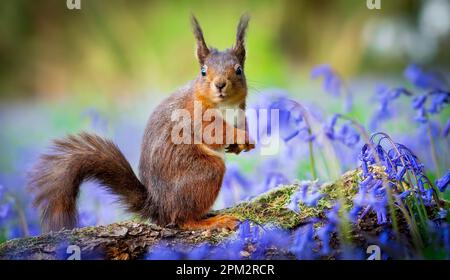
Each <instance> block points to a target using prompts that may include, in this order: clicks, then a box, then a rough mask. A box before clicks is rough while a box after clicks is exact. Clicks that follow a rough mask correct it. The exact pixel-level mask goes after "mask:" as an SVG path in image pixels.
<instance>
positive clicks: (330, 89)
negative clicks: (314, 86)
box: [311, 64, 343, 96]
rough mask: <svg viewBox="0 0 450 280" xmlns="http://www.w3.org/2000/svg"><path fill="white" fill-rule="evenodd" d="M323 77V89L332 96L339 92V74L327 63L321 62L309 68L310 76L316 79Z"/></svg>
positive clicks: (340, 88) (340, 82)
mask: <svg viewBox="0 0 450 280" xmlns="http://www.w3.org/2000/svg"><path fill="white" fill-rule="evenodd" d="M319 77H323V84H322V85H323V90H324V91H325V92H327V93H329V94H331V95H333V96H339V95H340V94H341V90H342V86H343V82H342V80H341V78H340V77H339V75H338V74H337V73H336V71H334V70H333V69H332V68H331V66H330V65H329V64H322V65H318V66H316V67H314V68H313V69H312V70H311V78H312V79H317V78H319Z"/></svg>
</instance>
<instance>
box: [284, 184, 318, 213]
mask: <svg viewBox="0 0 450 280" xmlns="http://www.w3.org/2000/svg"><path fill="white" fill-rule="evenodd" d="M322 197H323V194H322V193H320V192H319V184H317V182H315V183H311V182H308V183H304V184H302V185H301V186H300V187H299V189H298V190H297V191H296V192H295V193H294V194H293V195H292V196H291V201H290V203H289V204H288V205H287V206H286V208H288V209H290V210H292V211H294V212H296V213H299V212H300V208H299V203H303V204H304V205H306V206H307V207H315V206H316V205H317V202H318V201H319V200H320V199H321V198H322Z"/></svg>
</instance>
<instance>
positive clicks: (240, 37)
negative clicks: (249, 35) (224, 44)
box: [233, 13, 250, 65]
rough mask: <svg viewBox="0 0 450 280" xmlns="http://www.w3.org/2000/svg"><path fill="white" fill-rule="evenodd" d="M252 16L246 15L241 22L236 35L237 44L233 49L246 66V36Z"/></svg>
mask: <svg viewBox="0 0 450 280" xmlns="http://www.w3.org/2000/svg"><path fill="white" fill-rule="evenodd" d="M249 20H250V16H249V15H248V14H247V13H244V14H243V15H242V16H241V19H240V20H239V24H238V27H237V33H236V44H235V45H234V47H233V51H234V53H235V54H236V56H237V57H238V59H239V60H240V62H241V64H242V65H244V61H245V34H246V31H247V27H248V21H249Z"/></svg>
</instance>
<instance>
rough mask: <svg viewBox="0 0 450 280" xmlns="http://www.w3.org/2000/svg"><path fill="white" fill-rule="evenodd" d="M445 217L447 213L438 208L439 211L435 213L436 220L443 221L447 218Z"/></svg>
mask: <svg viewBox="0 0 450 280" xmlns="http://www.w3.org/2000/svg"><path fill="white" fill-rule="evenodd" d="M447 215H448V211H447V210H446V209H443V208H439V211H438V212H437V213H436V218H437V219H441V220H444V219H445V218H447Z"/></svg>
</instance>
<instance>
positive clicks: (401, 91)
mask: <svg viewBox="0 0 450 280" xmlns="http://www.w3.org/2000/svg"><path fill="white" fill-rule="evenodd" d="M402 95H405V96H411V95H412V93H411V92H410V91H409V90H407V89H406V88H404V87H397V88H392V89H390V88H388V87H387V86H386V85H383V84H380V85H377V87H376V88H375V98H376V99H377V100H378V102H379V107H378V108H377V110H376V111H375V112H374V114H373V116H372V117H371V120H370V128H371V129H372V130H375V129H376V128H377V126H378V123H379V122H381V121H383V120H386V119H389V118H391V116H392V112H391V110H390V105H391V103H392V102H393V101H394V100H396V99H398V98H399V97H400V96H402Z"/></svg>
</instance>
